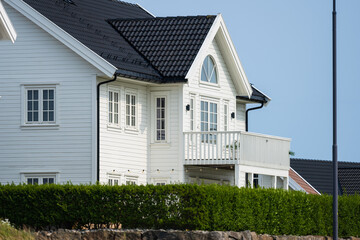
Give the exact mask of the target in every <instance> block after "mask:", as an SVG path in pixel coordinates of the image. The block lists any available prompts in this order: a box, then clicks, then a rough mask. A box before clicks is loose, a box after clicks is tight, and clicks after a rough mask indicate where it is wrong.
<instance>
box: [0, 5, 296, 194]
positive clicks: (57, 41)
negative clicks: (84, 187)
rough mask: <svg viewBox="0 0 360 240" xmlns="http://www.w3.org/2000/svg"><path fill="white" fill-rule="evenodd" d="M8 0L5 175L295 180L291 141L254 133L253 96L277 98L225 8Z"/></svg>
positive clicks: (0, 172)
mask: <svg viewBox="0 0 360 240" xmlns="http://www.w3.org/2000/svg"><path fill="white" fill-rule="evenodd" d="M2 1H3V5H4V10H5V11H6V13H7V15H8V16H9V19H10V20H11V21H12V23H13V25H14V27H15V29H16V31H17V41H16V42H15V44H12V43H11V42H10V41H7V42H6V41H5V42H0V53H1V57H0V84H1V88H0V96H1V98H0V182H1V183H11V182H14V183H16V184H18V183H21V182H25V183H30V184H31V183H39V184H42V183H52V182H55V183H66V182H69V181H71V182H72V183H74V184H78V183H95V182H96V181H97V180H98V181H100V182H102V183H109V184H169V183H183V182H187V183H205V184H207V183H219V184H230V185H236V186H245V185H246V183H250V184H252V185H259V186H263V187H277V188H286V189H287V188H288V171H289V148H290V139H288V138H283V137H275V136H269V135H263V134H258V133H250V132H247V131H246V128H245V124H246V109H247V105H248V104H251V103H260V104H265V105H266V104H267V103H268V102H269V101H270V98H268V97H267V96H266V95H264V94H263V93H261V92H260V91H259V90H257V89H256V88H254V87H253V86H252V85H251V84H250V83H249V81H248V79H247V77H246V75H245V72H244V70H243V68H242V66H241V63H240V60H239V58H238V55H237V53H236V51H235V48H234V46H233V43H232V41H231V38H230V36H229V33H228V31H227V29H226V26H225V23H224V21H223V18H222V16H221V15H217V16H196V17H164V18H158V17H154V16H153V15H151V14H150V13H149V12H148V11H146V10H145V9H143V8H142V7H140V6H138V5H134V4H129V3H125V2H121V1H115V0H87V1H83V0H2ZM0 10H1V8H0ZM0 12H4V11H0ZM97 94H98V97H97ZM97 105H99V107H97ZM98 110H99V111H98Z"/></svg>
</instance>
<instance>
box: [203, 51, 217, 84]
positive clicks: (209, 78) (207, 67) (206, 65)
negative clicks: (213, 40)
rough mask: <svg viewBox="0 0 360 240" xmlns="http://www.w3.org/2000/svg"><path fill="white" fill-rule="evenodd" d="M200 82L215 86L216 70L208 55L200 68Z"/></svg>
mask: <svg viewBox="0 0 360 240" xmlns="http://www.w3.org/2000/svg"><path fill="white" fill-rule="evenodd" d="M201 81H202V82H207V83H213V84H217V83H218V81H217V70H216V65H215V63H214V60H213V59H212V57H210V56H209V55H208V56H207V57H206V58H205V60H204V62H203V65H202V67H201Z"/></svg>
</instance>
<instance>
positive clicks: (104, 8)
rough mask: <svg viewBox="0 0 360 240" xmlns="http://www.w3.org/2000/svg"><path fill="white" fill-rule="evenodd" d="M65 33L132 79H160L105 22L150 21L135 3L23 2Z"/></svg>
mask: <svg viewBox="0 0 360 240" xmlns="http://www.w3.org/2000/svg"><path fill="white" fill-rule="evenodd" d="M24 1H25V2H26V3H27V4H29V5H30V6H31V7H32V8H34V9H35V10H37V11H38V12H40V13H41V14H42V15H44V16H45V17H46V18H48V19H49V20H51V21H52V22H53V23H55V24H56V25H58V26H59V27H61V28H62V29H63V30H64V31H66V32H67V33H69V34H70V35H72V36H73V37H74V38H76V39H77V40H79V41H80V42H81V43H83V44H84V45H85V46H87V47H88V48H90V49H91V50H93V51H94V52H96V53H97V54H98V55H100V56H101V57H103V58H104V59H105V60H107V61H108V62H110V63H111V64H113V65H114V66H115V67H117V68H119V69H123V70H126V72H127V74H128V75H129V76H131V77H135V78H139V79H144V78H146V79H150V80H153V81H156V80H159V79H161V76H160V74H159V73H158V72H157V71H156V70H155V69H154V68H153V67H152V66H151V64H149V63H148V61H147V60H146V59H144V57H143V56H141V54H139V53H138V52H137V51H136V50H135V49H134V48H133V47H132V46H130V45H129V44H128V43H127V41H126V40H125V39H124V38H123V37H122V36H121V35H120V34H119V33H118V32H117V31H116V30H115V29H114V28H113V27H112V26H111V25H110V24H109V23H108V22H107V21H106V20H107V19H114V18H151V17H152V16H151V15H150V14H149V13H148V12H146V11H145V10H144V9H142V8H141V7H139V6H138V5H135V4H130V3H125V2H122V1H117V0H73V2H74V3H75V4H69V3H67V2H66V1H63V0H24Z"/></svg>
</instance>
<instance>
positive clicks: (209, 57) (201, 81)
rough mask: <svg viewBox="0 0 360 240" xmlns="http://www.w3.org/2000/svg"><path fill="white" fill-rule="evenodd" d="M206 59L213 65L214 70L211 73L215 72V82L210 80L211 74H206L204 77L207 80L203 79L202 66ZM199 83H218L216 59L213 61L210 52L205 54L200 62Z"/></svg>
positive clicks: (216, 84) (215, 84)
mask: <svg viewBox="0 0 360 240" xmlns="http://www.w3.org/2000/svg"><path fill="white" fill-rule="evenodd" d="M206 59H209V60H211V61H212V63H213V66H214V68H213V70H214V72H213V74H215V80H216V82H215V83H214V82H210V81H211V77H212V75H211V76H210V77H208V76H207V75H206V76H205V78H206V79H207V81H203V67H204V64H205V61H206ZM200 83H202V84H204V83H205V84H209V85H214V86H218V85H219V72H218V68H217V64H216V61H215V59H214V57H213V56H211V55H210V54H209V55H207V56H206V57H205V58H204V61H203V62H202V64H201V68H200Z"/></svg>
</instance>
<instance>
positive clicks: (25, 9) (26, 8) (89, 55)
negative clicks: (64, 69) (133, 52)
mask: <svg viewBox="0 0 360 240" xmlns="http://www.w3.org/2000/svg"><path fill="white" fill-rule="evenodd" d="M4 1H5V2H6V3H7V4H9V5H10V6H11V7H13V8H14V9H16V10H17V11H19V12H20V13H21V14H23V15H24V16H25V17H27V18H28V19H29V20H31V21H32V22H33V23H35V24H36V25H38V26H39V27H40V28H42V29H43V30H44V31H46V32H47V33H49V34H50V35H51V36H53V37H54V38H55V39H57V40H58V41H60V42H61V43H63V44H64V45H65V46H67V47H68V48H70V49H71V50H72V51H74V52H75V53H77V54H78V55H79V56H80V57H82V58H83V59H85V60H86V61H87V62H89V63H90V64H91V65H93V66H94V67H96V68H97V69H99V70H100V71H101V72H102V73H103V74H105V75H106V76H107V77H112V76H113V75H114V73H115V71H116V69H117V68H116V67H115V66H113V65H112V64H110V63H109V62H108V61H106V60H105V59H103V58H102V57H100V56H99V55H98V54H96V53H95V52H94V51H92V50H91V49H90V48H88V47H86V46H85V45H84V44H82V43H81V42H80V41H79V40H77V39H76V38H74V37H73V36H71V35H70V34H69V33H67V32H65V31H64V30H63V29H62V28H60V27H59V26H57V25H56V24H55V23H53V22H52V21H50V20H49V19H47V18H46V17H45V16H43V15H42V14H40V13H39V12H38V11H36V10H35V9H34V8H32V7H31V6H30V5H28V4H27V3H25V2H24V1H22V0H4Z"/></svg>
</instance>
